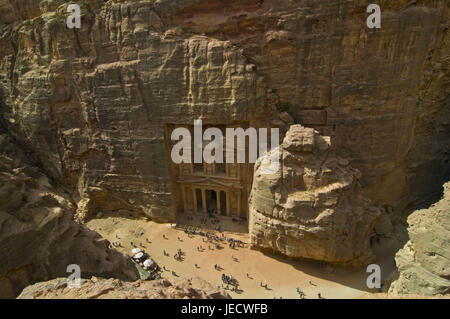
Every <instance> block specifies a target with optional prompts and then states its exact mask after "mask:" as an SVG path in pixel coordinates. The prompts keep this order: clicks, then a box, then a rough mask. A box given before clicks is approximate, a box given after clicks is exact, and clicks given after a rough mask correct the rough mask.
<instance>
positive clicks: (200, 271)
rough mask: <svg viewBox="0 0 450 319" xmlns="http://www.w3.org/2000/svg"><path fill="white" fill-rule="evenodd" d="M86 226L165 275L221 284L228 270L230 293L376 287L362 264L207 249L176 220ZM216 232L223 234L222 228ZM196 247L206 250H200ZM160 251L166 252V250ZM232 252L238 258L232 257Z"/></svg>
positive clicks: (332, 292)
mask: <svg viewBox="0 0 450 319" xmlns="http://www.w3.org/2000/svg"><path fill="white" fill-rule="evenodd" d="M201 217H202V216H201V215H194V220H191V221H192V222H195V218H196V219H198V220H200V218H201ZM197 224H199V223H197ZM221 224H223V222H221ZM86 226H87V227H89V228H90V229H92V230H95V231H97V232H98V233H100V234H101V235H102V236H103V237H104V238H106V239H108V240H109V241H110V242H120V244H121V247H117V248H116V249H118V250H119V251H120V252H122V253H124V254H127V255H131V249H132V248H133V247H132V245H131V242H133V243H134V244H135V245H137V246H138V247H141V248H142V249H143V250H145V251H146V252H147V253H148V254H149V255H150V256H151V258H152V259H154V260H155V261H156V262H157V263H158V265H159V266H160V267H161V268H163V266H164V267H165V268H166V269H167V271H163V273H162V276H163V278H169V279H174V278H175V277H176V276H177V277H178V276H179V277H182V278H195V277H199V278H201V279H203V280H205V281H207V282H209V283H211V284H212V285H213V286H220V285H221V275H222V273H225V274H227V275H232V276H233V277H235V278H236V279H237V280H238V281H239V284H240V286H239V288H240V289H241V290H242V291H239V292H233V291H231V290H228V292H229V294H230V295H231V297H232V298H269V299H272V298H280V297H281V298H284V299H285V298H295V299H298V298H299V295H298V293H297V287H299V288H300V289H301V290H302V291H303V292H304V293H305V294H306V298H308V299H310V298H313V299H316V298H318V293H320V294H321V296H322V297H324V298H357V297H359V296H361V295H363V294H365V293H367V292H375V291H373V290H372V291H371V290H369V289H368V288H367V287H366V278H367V276H368V275H369V274H367V273H366V271H365V268H341V267H337V266H324V264H322V263H319V262H314V261H305V260H293V259H289V258H286V257H283V256H280V255H273V254H271V253H267V252H262V251H258V250H253V249H250V248H235V249H233V248H230V247H228V245H227V244H225V245H222V246H223V247H224V248H223V249H220V250H218V249H215V248H214V250H212V247H211V249H209V248H208V243H206V242H204V240H205V238H204V237H203V236H200V235H194V236H191V237H189V236H188V235H187V234H186V233H185V232H184V231H183V230H181V229H180V228H177V227H175V224H159V223H155V222H152V221H149V220H145V219H131V218H127V217H123V216H117V215H114V216H112V215H104V216H102V217H101V218H97V219H93V220H91V221H89V222H88V223H87V224H86ZM241 228H242V227H241ZM223 234H224V236H225V237H227V238H234V239H239V240H242V241H243V242H249V237H248V234H246V233H232V232H227V231H224V232H223ZM163 235H164V236H163ZM218 235H219V236H222V233H221V234H218ZM164 237H165V238H164ZM149 242H150V243H149ZM199 246H202V247H203V248H204V250H203V251H198V250H197V247H199ZM211 246H212V245H211ZM383 246H384V247H387V246H388V245H386V244H384V245H383ZM178 248H181V249H182V250H183V251H184V252H185V253H186V254H185V256H184V257H185V258H184V260H183V261H177V260H175V258H174V254H175V253H176V252H177V249H178ZM164 250H165V251H166V252H167V253H168V254H169V256H165V255H164V253H163V251H164ZM233 257H235V259H237V261H235V260H233ZM195 264H197V267H196V266H195ZM214 264H219V265H220V266H221V267H222V268H223V269H222V270H221V271H218V270H215V269H214ZM391 264H392V265H391ZM381 267H382V269H383V270H384V272H385V274H387V273H390V272H391V270H393V269H394V264H393V261H392V262H391V261H390V259H386V261H385V262H384V263H381ZM172 271H174V272H175V274H176V276H174V275H173V274H172ZM247 273H248V274H249V277H247ZM310 281H311V282H312V284H310ZM261 282H262V283H263V284H267V285H268V288H267V289H266V288H264V287H261V286H260V283H261Z"/></svg>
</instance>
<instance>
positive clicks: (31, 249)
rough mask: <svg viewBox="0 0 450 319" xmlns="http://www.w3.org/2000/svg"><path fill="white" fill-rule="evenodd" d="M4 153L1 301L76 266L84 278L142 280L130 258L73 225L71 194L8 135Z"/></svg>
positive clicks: (0, 169) (0, 163) (0, 173)
mask: <svg viewBox="0 0 450 319" xmlns="http://www.w3.org/2000/svg"><path fill="white" fill-rule="evenodd" d="M0 133H1V132H0ZM0 149H1V151H2V152H1V154H0V298H13V297H15V296H17V295H18V294H19V293H20V292H21V291H22V289H23V288H24V287H26V286H28V285H30V284H33V283H35V282H37V281H43V280H49V279H51V278H55V277H61V276H68V275H69V273H68V272H67V271H68V270H67V266H68V265H71V264H76V265H78V266H79V267H80V271H81V276H82V277H83V278H86V276H88V278H90V276H92V275H98V276H105V277H108V276H113V277H115V278H120V279H123V280H136V279H137V278H138V273H137V269H136V267H135V266H134V264H133V263H132V261H131V260H130V259H129V258H128V257H126V256H124V255H122V254H120V253H119V252H118V251H116V250H114V249H110V248H109V246H110V244H109V242H108V241H107V240H105V239H103V238H102V237H101V236H100V235H99V234H98V233H96V232H93V231H91V230H89V229H87V228H86V227H84V226H81V225H79V224H77V223H76V222H75V221H74V220H73V217H74V211H75V207H74V205H73V203H72V202H71V201H70V199H69V198H68V196H67V194H66V193H65V192H64V191H63V190H61V189H60V188H58V187H55V186H54V184H53V182H52V181H51V180H49V179H48V178H47V177H46V176H45V175H44V174H42V173H41V172H40V170H39V169H38V168H36V167H35V166H33V165H32V164H33V163H30V162H29V161H28V160H27V156H26V154H23V153H22V152H21V150H20V149H19V148H18V147H17V145H15V143H14V141H12V140H11V139H10V137H8V136H6V135H5V134H4V132H3V133H2V134H0ZM72 271H73V270H70V272H72Z"/></svg>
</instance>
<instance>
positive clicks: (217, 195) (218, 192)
mask: <svg viewBox="0 0 450 319" xmlns="http://www.w3.org/2000/svg"><path fill="white" fill-rule="evenodd" d="M216 199H217V215H222V210H221V205H220V190H217V191H216Z"/></svg>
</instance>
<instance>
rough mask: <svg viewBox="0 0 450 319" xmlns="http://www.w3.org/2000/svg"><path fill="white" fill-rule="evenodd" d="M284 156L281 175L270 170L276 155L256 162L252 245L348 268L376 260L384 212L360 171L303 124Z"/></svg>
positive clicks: (295, 129) (282, 151) (289, 136)
mask: <svg viewBox="0 0 450 319" xmlns="http://www.w3.org/2000/svg"><path fill="white" fill-rule="evenodd" d="M279 153H280V155H279V156H280V165H279V169H278V170H277V171H274V172H271V171H267V168H268V167H267V166H268V165H271V164H270V163H268V162H266V159H267V158H268V157H269V156H271V155H270V154H268V155H266V156H264V157H262V158H260V159H259V160H258V162H257V163H256V164H255V173H254V176H255V177H254V181H253V189H252V192H251V197H250V221H249V223H250V224H249V228H250V235H251V243H252V245H253V246H255V247H258V248H267V249H272V250H275V251H278V252H281V253H283V254H285V255H287V256H290V257H302V258H310V259H316V260H322V261H327V262H332V263H338V264H342V265H361V264H365V263H369V262H370V261H372V260H373V258H374V256H373V255H372V252H371V250H370V246H369V238H370V235H371V233H372V230H373V227H374V226H375V224H376V222H377V221H378V219H379V217H380V216H381V212H380V211H379V210H378V209H377V208H375V207H371V206H370V201H369V200H367V199H366V198H364V196H363V195H362V193H361V192H360V190H359V184H358V180H359V177H360V172H359V171H358V170H356V169H354V168H352V167H350V166H349V162H348V161H347V160H345V159H342V158H339V157H336V156H335V155H334V152H333V151H332V150H331V149H330V139H329V137H328V138H327V137H324V136H321V135H319V134H318V132H317V131H315V130H314V129H312V128H305V127H302V126H301V125H292V126H291V127H290V129H289V131H288V132H287V134H286V137H285V139H284V141H283V144H282V145H281V146H280V148H279ZM272 156H273V155H272Z"/></svg>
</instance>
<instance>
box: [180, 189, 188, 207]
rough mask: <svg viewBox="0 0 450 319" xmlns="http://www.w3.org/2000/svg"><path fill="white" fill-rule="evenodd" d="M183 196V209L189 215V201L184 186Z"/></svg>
mask: <svg viewBox="0 0 450 319" xmlns="http://www.w3.org/2000/svg"><path fill="white" fill-rule="evenodd" d="M181 194H182V197H183V209H184V213H187V211H188V206H187V199H186V189H185V187H184V186H181Z"/></svg>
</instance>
